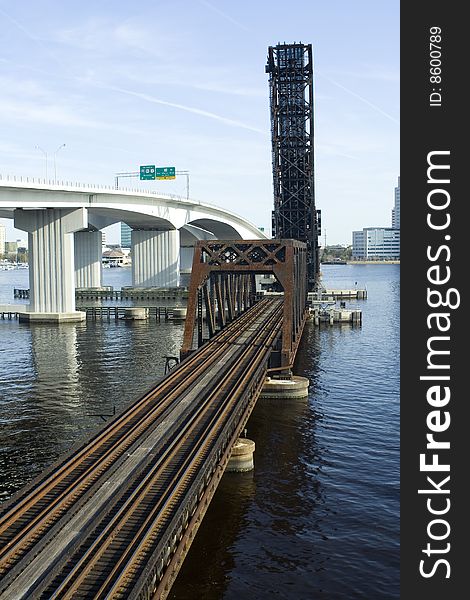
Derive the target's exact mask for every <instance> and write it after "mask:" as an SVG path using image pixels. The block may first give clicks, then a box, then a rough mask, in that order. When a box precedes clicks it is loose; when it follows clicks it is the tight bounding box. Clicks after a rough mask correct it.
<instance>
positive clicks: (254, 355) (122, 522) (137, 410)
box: [0, 300, 282, 600]
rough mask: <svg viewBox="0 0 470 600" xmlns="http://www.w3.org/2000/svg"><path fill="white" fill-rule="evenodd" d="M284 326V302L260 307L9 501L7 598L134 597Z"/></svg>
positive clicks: (3, 556)
mask: <svg viewBox="0 0 470 600" xmlns="http://www.w3.org/2000/svg"><path fill="white" fill-rule="evenodd" d="M281 322H282V302H281V301H279V300H265V301H261V302H259V303H257V304H256V305H255V306H254V307H253V308H252V309H251V310H250V311H248V312H247V313H245V314H244V315H243V316H242V317H240V318H239V319H237V320H236V321H235V322H234V323H232V324H231V325H229V326H228V327H226V328H225V329H224V330H223V331H222V332H220V333H219V334H218V335H217V336H215V337H214V338H213V339H212V340H211V341H210V342H207V343H206V344H205V345H204V346H203V347H202V348H201V349H200V350H199V351H198V352H195V353H193V354H192V355H191V356H190V357H188V358H187V359H186V360H185V361H183V362H182V363H181V364H180V365H179V366H178V367H177V368H176V369H174V370H173V371H171V372H170V373H169V374H168V376H167V377H166V378H165V379H164V380H163V381H162V382H161V383H160V384H159V385H158V386H157V387H156V388H154V389H153V390H151V391H150V392H148V393H147V394H145V395H144V396H143V397H142V398H141V399H139V400H138V401H137V402H135V403H134V404H133V405H132V406H131V407H129V409H127V410H126V411H125V412H124V413H123V414H122V415H120V416H118V417H117V418H116V419H115V420H114V421H113V422H111V423H110V424H109V425H108V426H107V427H106V428H105V429H103V430H102V431H100V432H99V433H98V434H97V435H96V436H95V437H94V438H93V439H92V440H91V441H90V442H89V443H88V444H86V445H83V446H81V447H79V448H78V449H77V450H76V451H75V452H73V453H71V454H70V455H69V456H67V457H66V458H65V459H64V460H63V461H62V462H59V463H57V464H56V465H54V467H53V469H51V470H50V471H49V472H48V473H46V474H45V475H44V476H42V477H39V478H37V479H36V480H35V482H33V484H31V485H30V486H29V487H28V488H26V489H25V490H23V491H20V492H19V493H18V494H17V495H16V496H15V497H14V498H13V499H12V500H11V501H9V502H8V503H7V504H6V506H5V507H4V510H3V514H2V515H1V517H0V542H1V544H2V550H1V551H0V574H1V576H2V580H1V581H0V594H1V597H2V598H15V600H16V599H17V598H22V597H25V598H26V597H27V598H31V597H34V598H36V597H37V598H40V597H44V598H52V597H53V598H74V599H75V598H101V597H103V598H104V597H113V598H120V597H122V598H128V597H130V596H129V593H130V590H132V589H137V588H138V583H137V582H138V581H139V577H142V573H143V569H144V568H145V565H146V564H147V562H148V560H149V557H150V555H152V553H154V552H155V551H156V550H155V549H156V548H158V544H159V543H161V540H162V539H163V538H162V536H163V535H164V534H165V532H166V530H167V526H168V523H169V522H170V521H171V519H172V518H173V517H172V515H173V516H174V514H175V511H176V510H177V509H178V507H179V506H180V505H181V502H182V499H184V497H185V494H186V492H187V490H188V489H190V487H191V485H192V484H193V483H194V481H195V478H196V475H197V474H198V473H199V471H200V469H201V466H202V465H204V463H205V461H207V460H208V457H209V455H210V453H211V452H213V451H214V448H215V446H216V445H217V441H218V440H219V438H220V435H221V431H222V430H223V428H224V426H225V425H226V423H227V419H229V417H230V415H232V414H233V411H234V410H235V408H236V406H237V399H238V398H239V397H241V396H240V395H241V394H243V393H244V390H246V388H247V386H248V385H249V382H250V378H252V376H253V373H255V372H257V371H256V370H257V369H258V371H259V369H260V366H263V361H265V362H266V356H268V355H269V352H270V349H271V347H272V344H273V343H274V341H275V339H276V337H277V336H278V335H279V332H280V327H281ZM209 362H210V364H211V365H217V369H210V368H208V364H209ZM224 424H225V425H224ZM219 456H220V450H219V452H218V454H217V457H219ZM123 480H125V485H124V483H123ZM188 512H189V511H188ZM90 514H92V515H93V518H90ZM188 518H189V515H187V518H186V522H187V519H188ZM77 531H79V532H80V534H77ZM163 566H164V565H162V567H163ZM162 572H163V571H162V569H160V576H161V574H162ZM136 586H137V588H136ZM32 590H34V593H33V595H31V594H32Z"/></svg>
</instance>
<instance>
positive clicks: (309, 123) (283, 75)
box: [266, 43, 321, 290]
mask: <svg viewBox="0 0 470 600" xmlns="http://www.w3.org/2000/svg"><path fill="white" fill-rule="evenodd" d="M266 73H269V88H270V102H271V138H272V161H273V180H274V211H273V238H276V239H296V240H300V241H302V242H306V243H307V274H308V288H309V290H314V289H316V285H317V281H318V274H319V271H320V261H319V257H318V237H319V235H320V227H321V223H320V211H317V210H316V208H315V190H314V148H313V54H312V45H311V44H301V43H299V44H296V43H295V44H278V45H277V46H274V47H273V46H269V48H268V63H267V65H266Z"/></svg>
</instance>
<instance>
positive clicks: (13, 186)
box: [0, 177, 265, 321]
mask: <svg viewBox="0 0 470 600" xmlns="http://www.w3.org/2000/svg"><path fill="white" fill-rule="evenodd" d="M0 217H4V218H10V219H13V220H14V225H15V227H16V228H17V229H21V230H23V231H26V232H28V243H29V258H28V261H29V280H30V290H31V291H30V307H29V311H28V313H27V314H26V315H23V317H24V318H26V317H28V319H29V320H31V321H32V320H41V321H46V320H47V321H65V320H69V321H73V320H75V321H79V320H83V319H84V318H85V315H84V313H82V312H80V311H77V310H76V309H75V289H76V288H99V287H100V286H101V258H102V234H101V229H103V228H104V227H107V226H109V225H112V224H114V223H119V222H124V223H127V224H128V225H129V226H130V227H131V228H132V232H131V246H132V247H131V254H132V285H133V286H134V287H155V288H157V287H160V288H175V287H178V286H180V274H181V272H188V271H189V270H190V268H191V264H192V259H193V251H194V245H195V243H196V242H197V241H198V240H206V239H251V238H265V235H264V234H263V233H262V232H261V231H260V230H259V229H258V228H257V227H256V226H255V225H253V224H252V223H250V222H249V221H247V220H246V219H244V218H243V217H241V216H239V215H236V214H235V213H232V212H231V211H228V210H225V209H223V208H220V207H218V206H214V205H211V204H208V203H203V202H198V201H195V200H191V199H188V198H182V197H179V196H174V195H173V196H172V195H163V194H161V193H151V192H144V191H143V190H122V189H119V190H116V189H114V188H111V187H107V186H96V185H79V184H76V183H73V182H69V181H66V182H60V183H51V182H45V181H38V180H34V179H32V178H27V177H24V178H22V177H15V178H2V177H0Z"/></svg>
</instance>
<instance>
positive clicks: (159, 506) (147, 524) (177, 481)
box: [52, 308, 282, 600]
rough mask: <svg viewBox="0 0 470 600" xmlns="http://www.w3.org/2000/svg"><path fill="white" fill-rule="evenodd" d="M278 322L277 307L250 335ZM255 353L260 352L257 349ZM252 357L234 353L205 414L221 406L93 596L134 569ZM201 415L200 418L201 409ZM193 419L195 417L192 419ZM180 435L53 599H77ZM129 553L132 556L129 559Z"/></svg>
mask: <svg viewBox="0 0 470 600" xmlns="http://www.w3.org/2000/svg"><path fill="white" fill-rule="evenodd" d="M281 319H282V309H281V308H279V309H278V310H277V311H276V312H274V313H273V315H272V316H271V318H270V320H269V321H268V322H263V323H262V324H261V327H262V328H261V330H260V329H258V330H256V331H255V332H254V334H253V337H255V338H258V339H259V338H267V337H272V336H273V335H274V336H275V335H276V334H277V333H278V331H279V330H280V327H281ZM275 321H277V328H276V327H272V325H274V322H275ZM267 332H268V333H267ZM258 339H256V340H253V342H257V341H258ZM263 341H264V339H263ZM249 344H250V339H248V340H247V343H246V345H247V346H248V345H249ZM260 347H263V348H268V346H267V345H265V344H259V343H253V344H252V345H251V350H252V349H253V348H256V349H259V348H260ZM256 352H259V350H256ZM242 354H245V356H244V357H243V360H240V361H239V360H238V359H239V357H240V355H242ZM253 354H255V353H254V352H249V351H248V350H247V347H246V346H245V347H244V348H243V347H242V349H241V351H238V352H237V353H236V354H234V357H233V359H232V360H231V361H230V362H231V365H234V366H235V372H234V373H232V374H231V378H230V381H228V382H227V384H226V386H225V388H226V389H225V390H221V389H220V388H219V386H213V387H212V390H211V391H210V394H209V396H208V398H207V400H206V407H207V409H206V412H207V411H210V410H211V409H213V407H212V403H213V401H214V400H217V398H218V397H219V398H220V395H221V393H222V394H223V398H224V401H223V403H221V404H220V405H219V406H217V407H216V412H215V414H214V415H213V416H212V418H211V420H210V422H209V423H208V424H207V425H206V426H205V429H204V430H203V431H199V433H198V437H197V439H196V443H195V446H194V448H192V449H191V453H190V454H189V455H188V456H187V457H186V459H185V461H184V463H183V464H182V465H178V464H177V467H178V468H177V470H176V472H175V473H174V475H173V476H172V479H171V482H169V483H167V484H165V493H164V494H163V496H162V498H161V499H160V500H159V502H158V503H156V504H153V503H152V504H153V506H152V508H151V510H150V513H149V514H147V515H146V517H145V519H144V522H143V523H142V524H141V525H140V527H139V529H138V531H137V532H135V528H134V529H133V531H134V533H133V538H132V541H131V544H130V547H128V548H127V550H126V551H125V552H124V553H123V554H122V555H121V557H120V558H119V559H118V560H117V562H116V563H114V566H113V568H112V570H111V572H110V573H109V574H108V576H107V578H106V580H105V581H104V582H103V584H102V585H101V587H100V589H99V590H98V592H94V597H96V598H101V597H104V594H106V596H109V595H111V596H112V595H113V593H114V592H115V591H116V587H119V586H120V585H121V583H120V581H121V577H119V578H118V579H117V581H116V582H115V583H114V584H113V586H112V588H110V589H107V588H108V587H109V585H110V584H111V583H112V580H113V578H115V576H116V574H117V572H118V571H119V569H122V565H123V563H125V562H127V563H128V566H127V568H126V567H125V568H124V569H123V570H124V572H127V573H128V572H129V570H131V571H133V570H134V569H132V568H131V567H130V566H129V563H131V564H132V563H133V562H135V560H136V558H135V557H136V556H137V555H138V553H139V552H142V546H143V545H144V544H146V543H148V539H147V538H148V536H149V535H152V534H153V535H154V531H155V528H156V527H157V525H156V524H155V523H156V522H158V520H159V519H160V520H161V519H162V518H163V515H164V513H165V512H167V511H168V510H169V504H171V503H174V502H175V497H181V495H182V494H183V492H182V490H184V488H187V487H188V486H187V483H186V479H187V478H188V473H190V474H193V475H194V471H195V466H194V462H195V461H196V460H197V459H198V462H199V463H201V462H202V457H201V452H202V450H203V449H204V448H207V447H208V446H210V445H211V443H212V442H213V439H214V436H215V435H216V434H215V433H213V432H214V430H215V429H216V427H217V426H219V425H220V422H221V421H223V420H225V418H226V413H227V411H228V408H227V407H230V406H231V405H233V403H234V400H233V397H234V394H236V390H238V389H239V388H240V386H241V385H242V384H243V385H245V384H246V382H247V381H249V380H250V378H251V375H252V372H253V370H254V369H256V366H257V362H253V360H252V359H253ZM200 413H201V415H202V409H201V411H200ZM195 418H197V417H196V416H195ZM200 418H201V417H199V419H200ZM200 427H201V425H200V421H198V422H194V423H193V424H192V425H191V429H192V430H193V431H194V430H196V429H199V430H200ZM219 429H220V427H219ZM181 435H185V437H184V439H182V440H181V441H180V442H179V444H178V445H177V446H176V447H175V451H174V452H173V453H172V455H171V456H169V457H168V460H167V461H166V462H165V463H164V464H163V465H162V466H161V467H160V468H157V467H156V468H155V470H152V472H150V473H149V474H148V476H147V478H146V485H145V487H144V488H143V489H142V490H140V489H138V490H136V492H135V495H134V496H133V497H132V498H131V499H129V504H130V507H129V510H127V507H126V506H123V507H122V508H121V510H120V512H119V514H118V515H116V517H115V519H114V520H113V521H112V522H110V523H108V526H107V528H106V530H105V531H103V532H102V534H101V537H100V539H98V540H96V541H95V543H94V545H93V547H91V548H89V550H88V553H87V556H84V557H83V560H86V558H87V557H90V556H91V555H92V554H93V552H94V551H95V549H96V548H97V547H98V546H100V547H99V550H98V551H97V552H99V554H97V553H95V555H94V556H93V557H92V561H93V562H90V563H89V564H88V566H87V569H86V570H83V571H82V572H81V574H80V577H79V578H78V580H77V581H76V582H75V584H74V585H73V587H71V588H70V589H69V590H68V592H67V593H65V594H64V589H65V587H66V586H67V584H68V582H69V581H70V579H68V581H64V582H63V586H60V587H59V588H58V589H57V590H55V591H54V595H53V596H52V598H55V597H60V598H64V600H65V599H66V598H76V597H79V587H80V584H81V583H83V582H84V581H86V578H87V577H89V576H90V573H91V571H92V570H93V568H95V565H96V563H97V562H98V561H99V560H100V558H102V556H103V554H104V553H105V552H106V550H107V549H108V548H109V547H110V546H111V545H112V544H113V543H114V542H115V540H116V537H117V536H119V534H120V532H121V530H122V529H123V528H125V527H126V524H127V522H128V521H129V519H130V518H132V517H129V512H130V511H132V510H134V511H135V510H138V509H140V508H141V506H142V505H143V504H144V505H148V504H149V502H148V501H146V500H145V494H147V493H149V491H150V490H151V489H152V487H153V486H154V485H155V484H156V480H157V479H160V478H162V477H163V475H162V470H163V469H164V468H165V467H166V466H167V465H168V464H169V463H171V461H175V460H177V457H176V456H175V453H176V451H177V450H178V449H179V448H181V447H183V446H185V445H188V436H189V435H191V431H189V432H187V433H184V432H181ZM183 473H184V474H186V476H185V477H183ZM173 487H174V489H173ZM126 511H127V512H126ZM119 518H122V519H123V522H122V523H121V524H120V525H119V524H118V519H119ZM161 528H162V525H160V526H159V529H160V530H161ZM149 529H150V533H149ZM103 538H104V539H103ZM136 546H137V547H136ZM134 547H136V548H135V550H133V548H134ZM131 553H132V554H131ZM129 554H131V556H130V557H129ZM147 554H148V552H147ZM80 568H81V564H76V566H75V567H74V573H73V574H70V576H73V575H75V574H76V573H77V572H78V571H79V570H80ZM56 594H58V596H56ZM62 594H64V595H62Z"/></svg>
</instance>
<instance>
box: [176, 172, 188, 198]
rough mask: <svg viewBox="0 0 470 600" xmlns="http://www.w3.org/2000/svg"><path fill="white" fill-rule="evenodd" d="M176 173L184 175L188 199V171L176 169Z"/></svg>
mask: <svg viewBox="0 0 470 600" xmlns="http://www.w3.org/2000/svg"><path fill="white" fill-rule="evenodd" d="M176 175H186V200H189V171H176Z"/></svg>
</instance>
